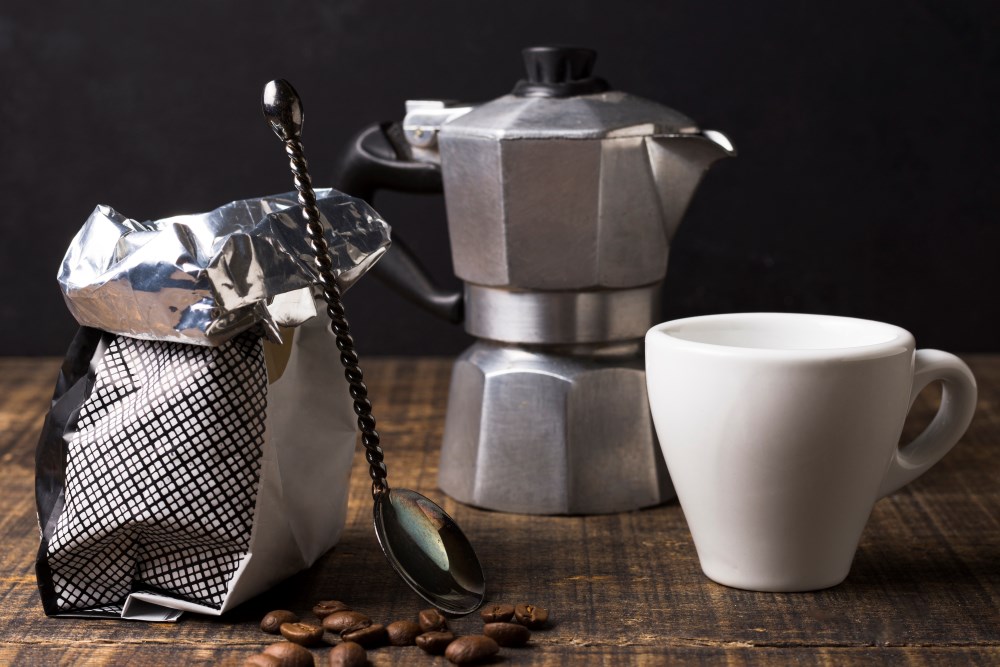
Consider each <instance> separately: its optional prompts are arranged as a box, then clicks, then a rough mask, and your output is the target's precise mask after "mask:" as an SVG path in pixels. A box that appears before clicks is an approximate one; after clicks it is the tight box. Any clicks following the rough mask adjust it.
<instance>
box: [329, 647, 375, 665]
mask: <svg viewBox="0 0 1000 667" xmlns="http://www.w3.org/2000/svg"><path fill="white" fill-rule="evenodd" d="M367 664H368V654H367V653H365V650H364V649H363V648H361V645H360V644H356V643H354V642H344V643H343V644H338V645H337V646H335V647H334V648H333V649H331V650H330V667H364V666H365V665H367Z"/></svg>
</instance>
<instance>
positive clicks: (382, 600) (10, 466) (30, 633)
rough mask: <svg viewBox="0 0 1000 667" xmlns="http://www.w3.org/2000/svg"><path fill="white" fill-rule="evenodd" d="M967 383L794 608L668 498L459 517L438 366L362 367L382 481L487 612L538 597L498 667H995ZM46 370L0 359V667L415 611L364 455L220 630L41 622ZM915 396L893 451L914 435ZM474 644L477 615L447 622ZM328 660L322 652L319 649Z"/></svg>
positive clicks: (418, 659)
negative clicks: (343, 613)
mask: <svg viewBox="0 0 1000 667" xmlns="http://www.w3.org/2000/svg"><path fill="white" fill-rule="evenodd" d="M968 361H969V363H970V365H971V366H972V368H973V371H974V372H975V374H976V376H977V378H978V381H979V385H980V399H979V410H978V413H977V415H976V418H975V420H974V422H973V424H972V427H971V429H970V430H969V432H968V434H967V435H966V436H965V438H963V441H962V442H961V443H960V444H959V445H958V446H957V448H956V449H955V451H953V452H952V453H951V454H949V455H948V456H947V457H946V458H945V459H944V460H943V461H942V462H941V463H940V464H939V465H938V466H937V467H935V468H934V469H933V470H931V471H930V472H929V473H927V474H926V475H925V476H924V477H922V478H921V479H919V480H917V481H916V482H915V483H913V484H911V485H910V486H909V487H907V488H906V489H904V490H902V491H900V492H899V493H896V494H895V495H893V496H891V497H889V498H887V499H885V500H882V501H880V502H879V503H878V504H877V505H876V507H875V510H874V512H873V514H872V518H871V521H870V522H869V525H868V527H867V528H866V530H865V533H864V535H863V537H862V541H861V546H860V548H859V550H858V553H857V556H856V558H855V561H854V565H853V568H852V570H851V574H850V576H849V577H848V579H847V581H846V582H845V583H843V584H841V585H840V586H837V587H835V588H832V589H829V590H826V591H820V592H817V593H807V594H766V593H751V592H747V591H739V590H734V589H730V588H725V587H723V586H719V585H717V584H714V583H712V582H711V581H709V580H708V579H706V578H705V577H704V576H703V575H702V574H701V572H700V570H699V567H698V561H697V557H696V554H695V551H694V547H693V545H692V543H691V538H690V534H689V533H688V531H687V527H686V524H685V522H684V516H683V514H682V512H681V510H680V508H679V506H678V505H677V504H676V502H674V503H669V504H667V505H664V506H661V507H657V508H653V509H648V510H643V511H638V512H628V513H624V514H617V515H610V516H595V517H529V516H516V515H508V514H502V513H496V512H486V511H480V510H476V509H473V508H470V507H466V506H463V505H460V504H458V503H456V502H454V501H452V500H450V499H448V498H447V497H445V496H444V495H443V494H442V493H441V492H440V491H438V490H437V489H436V487H435V479H436V475H437V466H438V449H439V443H440V440H441V433H442V427H443V419H444V408H445V403H446V400H445V399H446V397H447V391H448V381H449V373H450V362H449V361H447V360H441V359H390V358H383V359H370V360H368V362H367V363H366V364H365V368H366V369H367V370H368V380H369V386H370V388H371V394H372V396H373V397H374V400H375V411H376V416H377V417H378V419H379V428H380V431H381V433H382V434H383V441H384V446H385V450H386V456H387V464H388V466H389V473H390V480H391V481H392V482H393V483H394V484H395V485H397V486H401V487H409V488H412V489H416V490H418V491H420V492H423V493H425V494H427V495H429V496H431V497H432V498H434V499H436V500H439V501H440V502H441V504H442V505H443V506H444V508H445V509H446V510H447V511H448V512H449V513H451V514H452V516H454V517H455V518H456V519H457V520H458V522H459V523H460V525H461V526H462V527H463V528H464V529H465V531H466V533H467V534H468V535H469V537H470V539H471V540H472V541H473V543H474V544H475V545H476V547H477V549H478V551H479V554H480V557H481V558H482V560H483V565H484V567H485V569H486V573H487V577H488V581H489V598H490V599H491V600H496V601H504V602H511V603H516V602H521V601H525V602H535V603H537V604H540V605H543V606H546V607H548V608H549V609H551V611H552V618H553V621H554V622H553V623H552V627H551V628H550V629H549V630H547V631H540V632H537V633H535V634H534V635H533V637H532V642H531V645H530V647H528V648H522V649H504V650H502V652H501V656H502V657H501V659H500V660H498V663H499V664H510V665H560V666H563V665H577V664H580V665H591V664H593V665H623V664H636V665H663V664H667V663H669V664H681V665H685V664H722V663H725V664H730V665H758V664H788V663H795V664H822V665H843V664H869V663H871V662H872V661H873V660H877V661H879V662H882V663H886V664H906V665H931V664H941V663H955V664H976V665H990V664H998V663H1000V611H998V610H1000V490H998V479H1000V447H998V445H1000V357H989V356H978V357H969V358H968ZM58 363H59V362H58V361H57V360H53V359H17V358H9V359H0V463H2V465H0V539H2V545H3V548H2V549H0V565H2V570H0V664H16V665H34V664H38V665H43V664H44V665H56V664H58V665H79V664H94V665H125V664H129V665H156V664H230V665H238V664H240V663H241V662H242V661H243V659H245V658H246V657H248V656H250V655H251V654H253V653H255V652H258V651H260V650H261V649H262V648H263V647H264V646H265V645H266V644H267V643H268V642H269V641H273V638H272V637H270V636H268V635H264V634H262V633H261V632H260V630H259V629H258V623H259V621H260V618H261V617H262V616H263V614H264V613H266V612H267V611H269V610H270V609H274V608H288V609H292V610H296V611H299V612H302V613H306V612H307V611H308V609H309V608H310V607H311V606H312V604H313V602H315V601H316V600H319V599H330V598H332V599H339V600H344V601H346V602H348V603H349V604H351V605H353V606H354V607H355V608H357V609H359V610H362V611H364V612H366V613H368V614H369V615H370V616H372V617H373V618H375V619H376V620H381V621H384V622H389V621H392V620H397V619H404V618H413V617H415V614H416V613H417V612H418V611H419V610H420V609H423V608H425V607H426V606H427V605H426V604H425V603H423V602H422V601H421V600H420V599H419V598H418V597H417V596H416V595H415V594H413V593H412V592H410V590H409V589H408V588H406V586H405V585H404V584H403V583H402V582H401V581H400V580H399V579H397V577H396V576H395V575H394V573H393V572H392V570H391V569H390V568H389V566H388V565H387V564H386V562H385V560H384V559H383V557H382V554H381V552H380V551H379V548H378V545H377V543H376V541H375V537H374V534H373V531H372V525H371V501H370V495H369V492H368V484H367V475H366V474H365V471H364V467H363V457H362V456H361V454H360V453H358V454H357V455H356V459H355V469H354V474H353V478H352V490H351V502H350V506H349V510H348V512H349V513H348V519H347V526H346V528H345V530H344V534H343V537H342V538H341V541H340V544H339V545H338V546H337V547H336V548H335V549H334V550H333V551H331V552H330V553H328V554H327V555H326V556H324V557H323V558H322V559H321V560H320V561H319V562H318V563H317V564H316V565H315V566H314V567H313V568H311V569H310V570H308V571H306V572H303V573H301V574H299V575H296V576H295V577H293V578H292V579H290V580H288V581H286V582H285V583H283V584H281V585H279V586H278V587H276V588H275V589H273V590H272V591H270V592H268V593H266V594H264V595H262V596H260V597H258V598H256V599H254V600H251V601H250V602H248V603H246V604H244V605H242V606H241V607H239V608H237V609H236V610H234V611H233V612H231V613H229V614H227V615H226V616H224V617H222V618H221V619H210V618H201V617H195V616H190V615H189V616H186V617H184V618H183V619H182V620H181V621H180V622H178V623H172V624H171V623H157V624H146V623H139V622H125V621H115V620H74V619H51V618H46V617H45V616H44V614H43V613H42V608H41V604H40V602H39V599H38V594H37V590H36V588H35V576H34V569H33V565H34V557H35V551H36V549H37V546H38V529H37V526H36V523H35V512H34V496H33V474H34V471H33V466H34V447H35V441H36V439H37V436H38V432H39V430H40V428H41V425H42V420H43V418H44V413H45V410H46V409H47V406H48V402H49V398H50V396H51V392H52V385H53V382H54V380H55V376H56V371H57V368H58ZM938 400H939V398H938V396H935V393H934V390H933V389H930V390H928V391H926V392H925V393H924V394H923V395H922V396H921V397H920V399H918V401H917V404H916V406H915V408H914V411H913V413H912V414H911V416H910V418H909V420H908V421H907V427H906V432H905V433H904V439H905V438H908V437H912V436H913V434H915V433H916V432H917V431H918V430H919V429H920V428H922V427H923V425H925V424H926V423H928V422H929V420H930V417H931V416H932V415H933V411H934V409H935V407H936V401H938ZM452 626H453V627H454V628H455V629H456V631H457V632H458V633H472V632H476V631H478V630H479V628H480V627H481V623H480V621H479V619H478V615H477V616H475V617H467V618H464V619H458V620H456V621H454V622H453V623H452ZM315 653H316V656H317V664H324V663H323V662H322V661H321V658H322V659H323V660H325V655H324V653H325V651H320V650H317V651H315ZM369 656H370V659H371V662H372V663H373V664H375V665H390V664H403V665H409V664H412V665H434V664H437V665H445V664H448V663H447V662H446V661H445V660H444V659H443V658H431V657H429V656H427V655H425V654H423V653H421V652H420V651H419V650H418V649H416V648H382V649H378V650H375V651H371V652H369Z"/></svg>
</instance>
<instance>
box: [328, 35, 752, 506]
mask: <svg viewBox="0 0 1000 667" xmlns="http://www.w3.org/2000/svg"><path fill="white" fill-rule="evenodd" d="M595 57H596V54H595V52H594V51H591V50H589V49H580V48H565V47H536V48H529V49H526V50H525V51H524V60H525V65H526V67H527V78H526V79H524V80H522V81H519V82H518V83H517V85H516V86H515V87H514V90H513V92H512V93H511V94H509V95H504V96H503V97H500V98H498V99H495V100H493V101H491V102H486V103H484V104H479V105H462V104H454V103H448V102H443V101H411V102H407V104H406V116H405V118H404V120H403V122H402V123H401V124H400V123H382V124H380V125H374V126H372V127H369V128H368V129H366V130H364V131H363V132H362V133H361V134H359V135H358V136H357V138H356V139H355V140H354V142H353V143H352V145H351V147H350V149H349V151H348V153H347V154H346V156H345V158H344V160H343V162H342V167H341V171H340V178H339V182H337V183H336V185H337V186H338V187H339V188H340V189H343V190H344V191H345V192H348V193H350V194H353V195H356V196H359V197H362V198H365V199H367V200H369V202H370V201H371V199H372V198H373V195H374V193H375V191H376V190H378V189H382V188H385V189H393V190H399V191H405V192H434V191H440V190H441V189H442V188H443V191H444V197H445V206H446V210H447V216H448V231H449V236H450V241H451V251H452V261H453V263H454V270H455V273H456V275H457V276H458V277H459V278H461V279H462V280H463V281H464V282H465V286H464V290H463V291H462V293H459V294H452V293H448V292H445V291H442V290H440V289H438V288H437V287H436V286H435V285H434V284H433V283H432V282H431V281H430V279H429V278H428V277H427V274H426V272H424V270H423V268H422V266H421V265H420V264H419V262H418V261H417V260H416V259H415V258H414V257H413V255H412V254H411V253H410V252H409V251H408V250H407V248H406V246H405V245H403V244H402V243H401V242H400V239H399V237H398V235H396V234H395V231H394V239H393V248H394V249H393V250H392V251H390V252H389V253H387V254H386V256H385V257H384V258H383V259H382V261H380V262H379V263H378V264H377V265H376V267H375V270H374V273H376V275H378V276H380V277H381V278H382V279H383V280H385V281H387V282H388V283H389V284H390V285H392V286H393V287H394V288H395V289H397V290H398V291H400V292H402V293H403V294H404V295H405V296H408V297H409V298H411V299H412V300H414V301H416V302H417V303H419V304H421V305H423V306H424V307H426V308H427V309H428V310H430V311H431V312H434V313H436V314H438V315H440V316H443V317H445V318H447V319H450V320H452V321H455V322H460V321H461V322H464V325H465V329H466V331H468V332H469V333H470V334H472V335H473V336H475V337H476V338H478V339H479V340H478V341H477V342H476V343H475V344H474V345H472V347H470V348H469V349H467V350H466V351H465V352H464V353H463V354H462V355H461V356H460V357H459V358H458V360H457V361H456V364H455V367H454V371H453V374H452V382H451V389H450V397H449V401H448V410H447V418H446V424H445V432H444V443H443V445H442V448H441V463H440V473H439V480H438V481H439V485H440V487H441V489H442V490H443V491H444V492H445V493H447V494H448V495H450V496H452V497H453V498H455V499H457V500H459V501H462V502H464V503H468V504H471V505H476V506H479V507H485V508H489V509H494V510H501V511H508V512H521V513H531V514H596V513H605V512H616V511H623V510H632V509H637V508H640V507H646V506H650V505H656V504H658V503H661V502H663V501H665V500H669V499H670V498H672V497H673V488H672V487H671V485H670V481H669V478H668V475H667V470H666V467H665V465H664V463H663V460H662V457H661V454H660V450H659V445H658V443H657V441H656V436H655V434H654V431H653V425H652V421H651V419H650V414H649V406H648V403H647V397H646V384H645V373H644V370H643V368H644V363H643V353H642V339H643V336H644V335H645V332H646V330H647V329H648V328H649V327H651V326H652V325H653V324H656V323H657V322H659V321H660V300H661V299H660V287H661V284H662V282H663V279H664V276H665V275H666V270H667V253H668V250H669V244H670V239H671V237H672V236H673V234H674V232H675V231H676V229H677V226H678V224H679V223H680V221H681V218H682V217H683V215H684V211H685V209H686V208H687V205H688V202H689V201H690V199H691V197H692V195H693V194H694V191H695V189H696V188H697V186H698V183H699V181H700V180H701V178H702V176H703V174H704V172H705V171H706V170H707V169H708V167H709V166H710V165H712V163H714V162H715V161H716V160H718V159H720V158H722V157H726V156H730V155H733V154H734V150H733V147H732V144H731V143H730V142H729V140H728V139H727V138H726V137H725V136H724V135H722V134H720V133H719V132H714V131H711V130H700V129H699V128H698V127H697V126H696V125H695V123H694V121H692V120H691V119H690V118H687V117H686V116H684V115H682V114H680V113H678V112H677V111H674V110H672V109H669V108H667V107H665V106H662V105H660V104H657V103H655V102H651V101H648V100H645V99H641V98H639V97H635V96H633V95H629V94H627V93H623V92H620V91H616V90H614V89H612V88H611V87H610V86H609V85H608V83H607V82H605V81H604V80H603V79H600V78H597V77H595V76H593V75H592V68H593V64H594V60H595Z"/></svg>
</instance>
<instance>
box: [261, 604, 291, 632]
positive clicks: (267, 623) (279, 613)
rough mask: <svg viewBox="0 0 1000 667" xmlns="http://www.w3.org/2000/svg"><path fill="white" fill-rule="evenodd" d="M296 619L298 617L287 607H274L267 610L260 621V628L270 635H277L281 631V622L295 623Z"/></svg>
mask: <svg viewBox="0 0 1000 667" xmlns="http://www.w3.org/2000/svg"><path fill="white" fill-rule="evenodd" d="M298 620H299V617H298V616H296V615H295V614H293V613H292V612H290V611H288V610H287V609H275V610H274V611H269V612H267V615H266V616H264V618H263V620H261V622H260V629H261V630H263V631H264V632H266V633H268V634H270V635H277V634H280V633H281V624H282V623H295V622H296V621H298Z"/></svg>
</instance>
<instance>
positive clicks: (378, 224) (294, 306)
mask: <svg viewBox="0 0 1000 667" xmlns="http://www.w3.org/2000/svg"><path fill="white" fill-rule="evenodd" d="M316 198H317V203H318V206H319V210H320V214H321V221H322V223H323V227H324V231H325V235H326V241H327V243H328V244H329V245H330V255H331V258H332V260H333V271H334V274H335V275H336V276H337V282H338V284H339V285H340V287H341V289H347V288H348V287H350V285H352V284H353V283H354V282H355V281H356V280H357V279H358V278H359V277H361V276H362V275H363V274H364V273H365V271H367V270H368V268H369V267H370V266H371V265H372V264H373V263H374V262H375V261H376V260H377V259H378V258H379V257H380V256H381V255H382V254H383V253H384V252H385V251H386V249H387V248H388V246H389V231H390V230H389V225H388V224H387V223H386V222H385V221H384V220H383V219H382V218H381V216H379V214H378V213H376V212H375V210H374V209H372V208H371V207H370V206H369V205H368V204H366V203H365V202H364V201H362V200H360V199H356V198H354V197H349V196H347V195H345V194H343V193H340V192H337V191H336V190H331V189H324V190H317V191H316ZM313 258H314V254H313V252H312V249H311V248H310V246H309V243H308V240H307V238H306V231H305V224H304V222H303V218H302V208H301V206H300V205H299V204H298V202H297V198H296V194H295V193H294V192H292V193H286V194H282V195H274V196H269V197H261V198H259V199H244V200H242V201H235V202H232V203H229V204H226V205H225V206H221V207H219V208H217V209H215V210H214V211H210V212H208V213H197V214H193V215H180V216H175V217H171V218H164V219H162V220H155V221H153V222H137V221H135V220H132V219H129V218H126V217H125V216H123V215H122V214H120V213H118V212H117V211H115V210H114V209H112V208H110V207H108V206H98V207H97V208H96V209H95V210H94V212H93V213H92V214H91V215H90V218H88V219H87V222H86V223H84V225H83V227H82V228H81V229H80V231H79V233H77V235H76V237H75V238H74V239H73V242H72V243H71V244H70V247H69V250H68V251H67V252H66V256H65V257H64V258H63V262H62V266H61V267H60V270H59V285H60V288H61V289H62V293H63V296H64V297H65V299H66V304H67V306H68V307H69V310H70V312H71V313H72V314H73V316H74V317H75V318H76V319H77V321H78V322H79V323H80V324H81V325H83V326H88V327H94V328H97V329H103V330H105V331H110V332H112V333H117V334H122V335H125V336H131V337H133V338H142V339H147V340H164V341H175V342H181V343H191V344H197V345H212V346H215V345H220V344H222V343H224V342H225V341H227V340H229V339H230V338H232V337H233V336H235V335H236V334H238V333H240V332H243V331H246V330H248V329H251V328H254V327H263V333H264V334H265V335H267V336H268V337H270V338H272V339H273V340H280V335H279V333H278V329H277V327H278V326H296V325H298V324H301V323H302V322H305V321H306V320H308V319H310V318H311V317H313V316H315V315H316V307H315V305H314V301H313V295H312V292H313V285H315V284H316V282H317V280H318V274H317V272H316V269H315V265H314V263H313V262H314V260H313Z"/></svg>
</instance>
